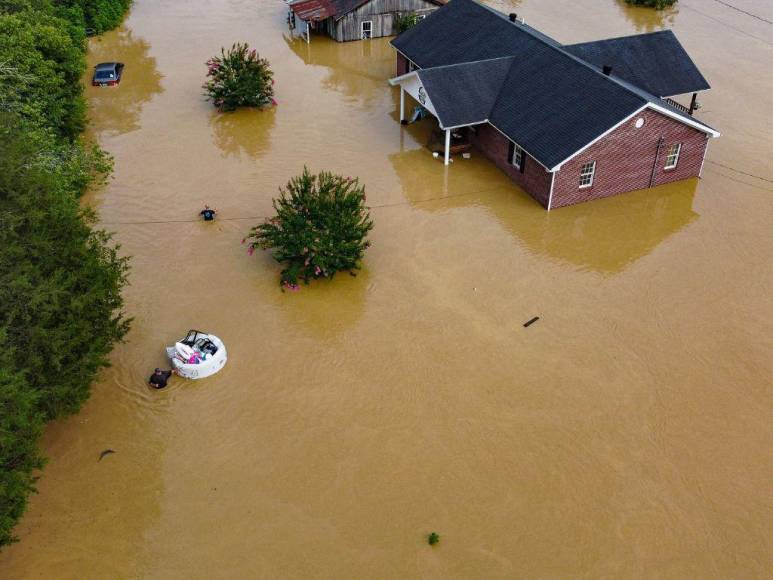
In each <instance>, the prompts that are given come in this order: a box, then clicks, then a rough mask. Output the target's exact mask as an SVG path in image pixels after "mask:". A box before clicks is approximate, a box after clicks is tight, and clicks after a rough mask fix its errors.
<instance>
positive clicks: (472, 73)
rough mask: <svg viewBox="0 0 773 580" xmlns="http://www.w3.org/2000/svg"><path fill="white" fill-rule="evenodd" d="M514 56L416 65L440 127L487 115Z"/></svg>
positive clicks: (470, 120)
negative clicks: (419, 66) (425, 66)
mask: <svg viewBox="0 0 773 580" xmlns="http://www.w3.org/2000/svg"><path fill="white" fill-rule="evenodd" d="M514 60H515V58H514V57H512V56H509V57H504V58H497V59H490V60H484V61H478V62H471V63H463V64H455V65H450V66H441V67H434V68H429V69H419V70H417V71H416V74H417V75H418V76H419V79H420V80H421V83H422V84H423V85H424V88H425V89H426V91H427V94H428V95H429V97H430V99H431V100H432V104H433V105H434V107H435V111H436V112H437V115H438V118H439V119H440V122H441V124H442V125H443V126H444V127H456V126H458V125H472V124H474V123H482V122H483V121H485V120H486V119H488V117H489V114H490V113H491V109H492V107H493V106H494V103H495V102H496V100H497V98H498V97H499V94H500V92H501V90H502V83H503V81H504V80H505V78H507V74H508V72H509V71H510V67H511V66H512V64H513V61H514ZM433 96H434V98H433Z"/></svg>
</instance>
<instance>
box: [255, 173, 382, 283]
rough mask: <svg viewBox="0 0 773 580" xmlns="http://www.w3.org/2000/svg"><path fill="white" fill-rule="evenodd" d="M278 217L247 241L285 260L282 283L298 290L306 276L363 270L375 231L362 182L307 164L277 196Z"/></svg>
mask: <svg viewBox="0 0 773 580" xmlns="http://www.w3.org/2000/svg"><path fill="white" fill-rule="evenodd" d="M274 209H275V210H276V215H275V216H274V217H272V218H269V219H267V220H266V221H265V222H264V223H262V224H260V225H257V226H255V227H254V228H252V229H251V230H250V233H249V235H248V236H247V237H246V238H245V239H244V240H242V243H247V242H249V248H248V250H247V251H248V253H249V254H252V253H253V252H254V251H255V250H256V249H258V248H260V249H263V250H273V255H274V259H275V260H276V261H277V262H279V263H281V264H284V266H285V268H284V270H282V274H281V276H280V283H281V285H282V289H283V290H284V289H285V288H286V289H289V290H297V289H298V283H299V282H300V281H301V280H302V281H303V282H304V283H305V284H308V283H309V281H310V280H314V279H317V278H332V277H333V276H334V275H335V274H336V272H340V271H341V270H349V271H350V272H352V271H354V270H357V269H359V268H360V264H361V262H362V258H363V255H364V253H365V250H366V249H367V248H369V247H370V242H369V241H368V240H367V239H366V238H367V235H368V232H369V231H370V230H371V229H373V222H372V221H371V219H370V212H369V211H368V208H367V207H366V206H365V189H364V187H362V186H361V185H360V182H359V180H357V179H352V178H351V177H341V176H340V175H334V174H332V173H327V172H325V171H323V172H321V173H320V174H318V175H312V174H311V173H309V170H308V169H307V168H305V167H304V168H303V173H302V174H301V175H299V176H297V177H293V178H292V179H291V180H290V181H289V182H288V183H287V185H286V186H285V187H284V188H280V189H279V197H278V198H275V199H274Z"/></svg>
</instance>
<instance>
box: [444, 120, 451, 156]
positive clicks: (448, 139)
mask: <svg viewBox="0 0 773 580" xmlns="http://www.w3.org/2000/svg"><path fill="white" fill-rule="evenodd" d="M450 157H451V129H446V156H445V164H446V165H448V160H449V159H450Z"/></svg>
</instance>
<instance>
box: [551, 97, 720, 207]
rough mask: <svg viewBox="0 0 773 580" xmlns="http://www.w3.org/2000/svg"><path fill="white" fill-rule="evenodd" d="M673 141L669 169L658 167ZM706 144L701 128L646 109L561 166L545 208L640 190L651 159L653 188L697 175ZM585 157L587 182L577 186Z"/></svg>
mask: <svg viewBox="0 0 773 580" xmlns="http://www.w3.org/2000/svg"><path fill="white" fill-rule="evenodd" d="M639 118H643V119H644V126H643V127H642V128H641V129H637V128H636V126H635V123H636V120H637V119H639ZM660 137H663V144H662V145H661V148H660V152H659V153H658V159H657V163H655V153H656V151H657V148H658V139H659V138H660ZM674 143H681V144H682V151H681V153H680V155H679V163H678V164H677V166H676V168H675V169H670V170H666V169H663V167H664V165H665V164H666V155H667V154H668V149H669V146H670V145H672V144H674ZM706 143H707V138H706V134H705V133H701V132H700V131H698V130H696V129H693V128H692V127H688V126H687V125H685V124H684V123H680V122H678V121H676V120H674V119H671V118H670V117H666V116H665V115H662V114H661V113H658V112H656V111H652V110H649V109H646V110H644V111H643V112H642V113H641V114H639V115H636V116H635V117H633V118H632V119H631V120H630V121H627V122H626V123H624V124H623V125H621V126H620V127H618V128H617V129H615V130H614V131H613V132H612V133H610V134H609V135H607V136H606V137H604V138H603V139H601V140H600V141H598V142H597V143H594V144H593V145H591V146H590V147H589V148H588V149H586V150H585V151H583V152H582V153H580V154H579V155H578V156H577V157H575V158H574V159H572V160H570V161H568V162H567V163H566V164H564V166H563V167H561V169H560V171H558V173H556V180H555V184H554V186H553V201H552V204H551V208H556V207H562V206H565V205H572V204H575V203H581V202H583V201H590V200H592V199H598V198H601V197H609V196H611V195H617V194H618V193H623V192H626V191H632V190H635V189H646V188H647V187H649V185H650V175H651V173H652V166H653V164H655V178H654V180H653V184H652V185H653V187H654V186H656V185H661V184H663V183H669V182H671V181H678V180H681V179H687V178H689V177H697V176H698V174H699V172H700V168H701V163H702V162H703V154H704V152H705V150H706ZM589 161H595V162H596V174H595V176H594V179H593V185H592V186H591V187H587V188H583V189H580V187H579V185H580V169H581V168H582V166H583V165H584V164H585V163H588V162H589Z"/></svg>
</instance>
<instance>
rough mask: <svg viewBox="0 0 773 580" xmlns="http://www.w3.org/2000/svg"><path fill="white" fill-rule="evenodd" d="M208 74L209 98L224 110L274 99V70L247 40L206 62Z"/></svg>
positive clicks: (232, 109)
mask: <svg viewBox="0 0 773 580" xmlns="http://www.w3.org/2000/svg"><path fill="white" fill-rule="evenodd" d="M206 65H207V77H208V79H209V80H207V82H205V83H204V85H203V87H202V88H203V89H204V91H205V94H206V95H207V98H208V99H209V100H210V101H212V103H213V104H214V105H215V106H216V107H217V108H218V109H219V110H221V111H234V110H236V109H237V108H239V107H265V106H267V105H270V104H276V101H274V80H273V77H274V73H273V72H272V71H271V67H270V66H269V63H268V61H267V60H266V59H265V58H260V56H258V53H257V51H255V50H250V47H249V46H248V45H247V44H240V43H237V44H234V45H233V46H232V47H231V48H230V49H229V50H227V51H226V49H225V48H221V49H220V56H215V57H212V58H211V59H209V60H208V61H207V62H206Z"/></svg>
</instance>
